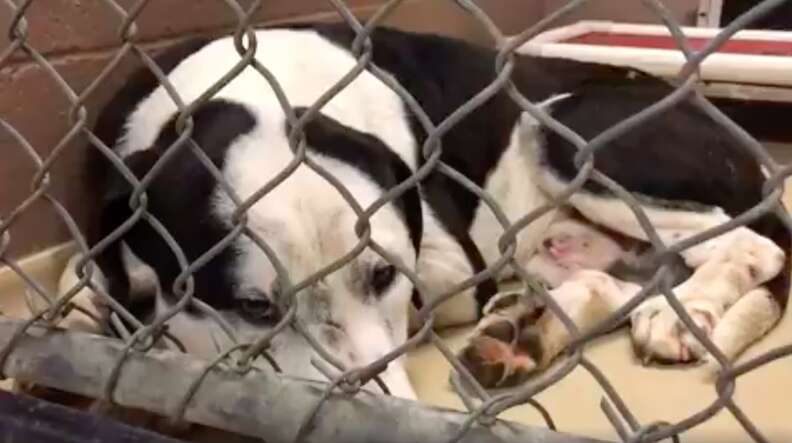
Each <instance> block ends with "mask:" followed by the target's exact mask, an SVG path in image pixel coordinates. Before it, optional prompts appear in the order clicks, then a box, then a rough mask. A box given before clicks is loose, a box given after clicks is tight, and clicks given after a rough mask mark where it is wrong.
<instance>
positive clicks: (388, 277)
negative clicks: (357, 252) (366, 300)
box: [371, 265, 396, 295]
mask: <svg viewBox="0 0 792 443" xmlns="http://www.w3.org/2000/svg"><path fill="white" fill-rule="evenodd" d="M395 278H396V267H395V266H393V265H380V266H377V267H376V268H374V272H373V273H372V274H371V289H373V290H374V293H375V294H377V295H379V294H382V293H383V292H385V290H386V289H388V287H389V286H390V285H391V284H392V283H393V280H394V279H395Z"/></svg>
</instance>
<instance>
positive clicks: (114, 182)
mask: <svg viewBox="0 0 792 443" xmlns="http://www.w3.org/2000/svg"><path fill="white" fill-rule="evenodd" d="M158 159H159V153H158V152H157V151H156V150H154V149H144V150H141V151H137V152H134V153H132V154H130V155H129V156H128V157H126V158H125V159H124V160H123V163H124V166H126V168H127V169H129V171H130V172H131V173H132V175H134V176H135V177H136V178H137V179H141V178H143V176H145V175H146V173H147V172H148V171H149V170H151V167H152V166H154V163H156V161H157V160H158ZM108 168H109V170H110V172H109V175H108V177H107V182H106V188H105V191H104V202H105V203H106V204H107V203H111V202H116V201H118V200H120V199H123V198H126V197H128V196H129V195H130V194H132V191H133V188H132V185H131V184H130V183H129V180H127V178H126V177H125V176H124V174H123V173H122V172H121V171H119V170H118V169H117V168H116V167H115V166H114V165H111V166H108Z"/></svg>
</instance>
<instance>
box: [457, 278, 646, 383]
mask: <svg viewBox="0 0 792 443" xmlns="http://www.w3.org/2000/svg"><path fill="white" fill-rule="evenodd" d="M639 290H640V287H639V286H638V285H635V284H632V283H625V282H621V281H619V280H616V279H614V278H613V277H611V276H609V275H608V274H605V273H603V272H599V271H591V270H585V271H579V272H577V273H575V274H573V275H572V276H571V277H570V278H569V279H568V280H566V281H565V282H564V283H562V284H561V286H559V287H558V288H555V289H553V290H551V291H550V295H551V296H552V297H553V300H555V301H556V303H558V305H559V306H560V307H561V309H563V311H564V312H565V313H566V314H567V315H568V316H569V317H570V318H571V319H572V321H573V322H574V323H575V325H576V326H577V327H578V329H579V330H580V331H586V330H590V329H591V328H593V327H595V326H597V325H599V324H600V323H601V322H602V321H604V320H605V319H607V318H608V316H609V315H611V314H612V313H613V312H614V311H616V310H617V309H618V308H619V307H621V306H623V304H624V303H626V302H627V301H628V300H629V299H630V298H631V297H633V296H634V295H635V294H636V293H637V292H638V291H639ZM539 300H540V299H539V298H538V297H536V296H533V297H525V296H522V295H521V294H516V293H507V294H500V295H498V296H497V297H494V298H493V299H492V300H490V303H488V304H487V306H486V307H485V310H484V318H482V319H481V321H480V322H479V324H478V325H477V327H476V329H475V330H474V331H473V333H472V335H471V337H470V339H469V342H468V344H467V346H466V347H465V348H464V349H463V350H462V351H461V353H460V359H461V360H462V362H463V363H464V364H465V366H466V367H467V368H468V369H469V370H470V372H471V373H472V374H473V376H474V377H475V378H476V379H477V380H478V381H479V383H481V384H482V385H483V386H484V387H486V388H496V387H508V386H514V385H515V384H518V383H520V382H522V381H524V380H525V379H526V378H527V377H528V376H530V375H531V374H532V373H534V372H536V371H539V370H542V369H544V368H546V367H547V366H548V365H549V364H550V363H551V362H552V361H553V359H555V358H556V357H557V356H558V355H559V354H560V353H561V352H562V351H563V350H564V349H565V348H566V347H567V346H568V345H569V342H570V340H571V335H570V333H569V330H568V329H567V328H566V326H565V325H564V323H563V322H562V321H561V320H560V319H559V318H558V316H557V315H556V314H555V313H554V312H553V311H552V310H551V309H547V308H545V306H543V305H542V304H541V302H540V301H539Z"/></svg>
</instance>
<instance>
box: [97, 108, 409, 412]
mask: <svg viewBox="0 0 792 443" xmlns="http://www.w3.org/2000/svg"><path fill="white" fill-rule="evenodd" d="M262 120H265V119H262V118H258V117H257V116H256V115H255V113H254V112H253V111H251V110H249V109H246V108H244V107H242V106H240V105H235V104H233V103H229V102H223V101H219V100H213V101H210V102H209V103H207V104H206V105H204V106H202V107H201V108H199V109H198V110H197V112H196V113H195V114H193V121H194V130H193V131H192V134H191V137H192V139H193V140H194V141H195V142H196V143H197V145H198V146H200V147H201V149H202V150H203V151H204V154H205V155H206V156H207V157H208V159H209V160H211V161H212V162H213V163H214V164H215V166H217V168H218V170H219V171H220V173H221V174H222V177H223V179H224V180H225V182H226V183H225V184H220V183H218V182H217V180H216V178H215V176H213V175H211V173H210V172H207V170H206V167H205V165H204V164H201V161H200V159H199V158H198V157H197V156H196V155H195V154H194V153H193V152H190V150H189V149H183V150H182V151H181V152H179V153H178V154H176V155H175V156H173V157H172V158H171V159H170V161H169V162H168V163H167V165H166V167H165V168H164V169H163V170H161V173H160V174H158V175H157V177H156V178H155V179H154V180H153V181H152V182H151V184H150V186H149V187H148V188H147V190H148V210H149V211H150V213H151V214H153V215H154V216H155V217H156V218H157V220H159V221H160V222H161V223H162V225H163V226H164V227H165V228H166V229H167V230H168V231H169V232H170V234H171V235H172V236H173V239H174V240H175V241H176V242H177V243H178V244H179V246H180V247H182V249H183V250H184V254H185V255H186V258H187V260H188V262H190V263H193V262H195V261H196V260H198V259H199V258H201V257H207V254H208V256H210V257H211V258H210V259H208V261H207V262H206V263H205V264H204V265H203V266H200V267H197V269H196V270H195V271H194V272H192V274H191V275H192V276H193V277H194V288H195V290H194V294H195V298H198V299H200V300H202V301H203V302H205V303H206V304H208V305H209V306H211V307H212V308H214V309H215V310H216V311H217V312H219V313H220V315H221V317H222V318H223V320H224V321H225V322H226V323H227V324H228V325H230V326H231V327H232V329H233V330H234V333H235V335H236V339H237V341H238V342H241V343H250V342H253V341H256V340H257V339H258V338H260V337H262V336H264V335H265V334H267V332H269V331H271V330H272V329H273V328H274V327H276V326H277V325H279V324H281V321H282V320H283V319H284V316H285V315H290V316H292V315H293V321H291V322H290V323H289V325H288V326H286V327H285V328H283V329H282V330H280V332H279V333H278V334H276V335H275V337H274V338H273V339H272V341H271V343H270V346H269V348H268V350H267V352H269V353H270V354H271V355H272V356H273V357H274V359H275V361H276V362H277V363H278V365H279V366H280V368H281V369H282V370H283V372H284V373H286V374H289V375H294V376H302V377H307V378H314V379H316V378H318V379H322V380H324V379H325V377H324V376H323V375H321V374H320V373H319V372H318V371H317V369H316V368H315V367H314V365H312V359H314V358H318V359H319V360H321V359H322V355H321V354H322V353H321V352H319V351H317V349H316V348H317V347H316V346H315V345H316V344H319V345H321V347H322V348H323V349H324V350H326V353H325V355H327V354H329V355H330V356H331V358H332V359H333V360H335V362H336V363H339V364H341V365H342V366H344V367H345V368H346V369H352V368H359V367H362V366H364V365H367V364H369V363H371V362H373V361H375V360H377V359H379V358H381V357H382V356H384V355H386V354H388V353H389V352H390V351H391V350H393V349H394V348H396V347H397V346H398V345H400V344H402V343H403V342H404V341H405V340H406V336H407V319H408V308H409V304H410V299H411V295H412V292H413V284H412V283H411V281H410V280H409V279H408V278H407V277H406V276H405V275H404V274H403V273H402V272H400V271H399V267H403V268H402V269H410V270H412V269H414V268H415V262H416V256H417V251H418V247H419V242H420V238H421V234H422V218H421V205H420V200H419V196H418V191H417V189H416V188H415V187H412V188H410V189H407V190H406V191H404V192H401V193H399V194H398V195H396V196H394V197H388V198H384V199H383V196H384V195H385V194H386V193H387V191H389V190H390V189H392V188H393V187H395V186H396V185H398V184H399V183H402V182H403V181H405V180H406V179H408V178H409V176H410V174H411V172H410V168H409V166H408V165H407V163H406V162H405V161H404V159H402V158H401V157H400V156H399V155H398V154H396V153H395V152H394V151H393V150H391V149H390V148H389V147H388V146H386V145H385V144H384V143H383V142H382V141H381V140H380V139H379V138H376V137H374V136H371V135H369V134H366V133H363V132H360V131H357V130H355V129H352V128H350V127H348V126H346V125H343V124H341V123H339V122H338V121H336V120H334V119H332V118H330V117H327V116H325V115H318V116H317V117H316V118H315V119H313V120H311V121H310V122H309V123H308V124H307V125H306V126H305V128H304V132H305V147H306V148H305V149H306V151H305V152H306V156H307V158H308V163H302V164H300V165H299V166H297V167H296V168H295V169H293V170H291V171H290V172H289V173H288V177H287V178H285V180H283V181H282V182H281V183H279V184H278V185H277V186H275V187H274V188H272V189H270V190H269V192H266V193H265V195H263V196H262V197H261V198H259V199H258V200H255V203H253V204H252V205H251V206H250V207H249V208H247V209H246V211H245V212H244V214H245V215H244V217H242V216H240V214H239V213H238V206H237V204H236V203H234V202H233V199H232V197H231V195H230V194H229V193H228V191H227V189H229V188H230V189H233V191H234V193H236V197H237V198H238V199H239V200H243V201H244V200H246V199H248V198H250V197H251V196H254V195H256V194H257V193H258V192H259V191H260V190H261V189H262V188H264V187H266V186H267V185H268V184H270V183H271V182H273V181H275V180H276V179H277V178H278V177H279V176H281V175H282V174H283V171H284V170H286V169H288V167H289V165H290V164H292V162H293V160H294V158H295V155H294V153H293V152H292V150H291V147H290V145H289V141H288V134H289V132H290V131H289V128H288V127H283V126H278V127H277V128H276V127H273V126H275V125H272V124H271V123H272V121H271V120H266V121H262ZM172 126H173V122H171V123H170V124H169V125H166V126H165V128H164V129H163V130H162V131H161V133H160V136H159V138H158V140H157V142H156V143H155V145H154V147H153V148H151V149H148V150H146V151H140V152H138V153H133V154H132V155H130V156H129V157H127V166H128V167H130V169H131V170H133V172H134V173H135V174H136V175H137V176H138V177H142V176H144V175H145V174H146V173H147V172H148V171H149V170H150V169H151V166H152V165H153V164H154V163H155V162H156V161H157V159H158V158H160V157H161V154H162V152H165V149H167V148H168V147H169V146H171V145H172V143H173V142H174V141H175V140H176V139H177V138H178V135H177V134H176V133H175V130H174V129H173V128H172ZM286 126H288V125H286ZM313 166H318V167H319V168H321V172H317V170H316V169H314V167H313ZM328 177H329V179H328ZM121 183H126V181H125V179H123V180H122V182H121ZM121 188H123V189H122V190H121V191H120V192H116V193H115V194H113V195H114V197H113V198H114V200H113V201H114V202H115V203H111V204H110V205H108V206H107V207H108V208H111V207H113V206H112V205H116V206H114V207H115V208H116V209H118V210H119V211H120V212H119V213H118V214H116V216H113V217H110V216H108V219H109V218H115V219H116V222H120V221H122V220H125V219H128V218H129V217H130V216H131V214H130V213H128V206H127V205H128V203H127V202H128V201H129V196H130V195H131V194H130V192H131V190H130V189H129V186H128V185H124V186H121V187H120V188H119V189H121ZM350 199H351V200H354V202H353V203H350V201H348V200H350ZM378 200H383V204H381V205H379V204H378V208H377V209H376V210H375V211H370V212H368V213H367V216H365V217H363V218H366V217H367V218H368V223H367V224H366V223H365V222H363V223H362V224H361V226H360V229H359V230H356V225H357V224H358V221H359V220H360V218H361V217H359V213H358V211H365V210H367V209H368V208H369V207H370V206H372V204H375V203H376V202H377V201H378ZM355 205H357V206H358V208H357V209H355V208H354V206H355ZM124 211H127V212H124ZM105 212H106V215H108V214H110V213H111V212H112V211H111V210H109V209H108V210H106V211H105ZM243 220H244V221H245V224H244V226H245V228H244V230H243V232H241V234H240V235H239V236H234V233H235V231H239V230H240V226H241V223H242V221H243ZM231 237H234V238H233V240H231V241H227V240H228V239H229V238H231ZM161 239H162V237H161V236H160V234H158V233H157V232H154V230H152V229H151V228H150V227H148V226H147V224H146V223H143V222H142V223H138V224H137V225H136V226H135V228H133V229H132V230H131V231H130V232H129V233H127V234H126V236H125V238H124V240H125V242H126V243H128V244H129V246H130V248H131V250H132V251H133V252H134V253H135V254H136V255H138V256H139V257H140V258H141V259H142V261H143V262H145V263H147V264H148V265H150V266H151V267H152V268H154V269H155V270H156V272H157V275H158V278H159V279H160V280H161V283H162V288H163V294H165V296H164V297H157V299H158V301H160V302H161V303H160V306H159V308H160V309H158V313H161V312H163V309H167V308H168V307H170V306H173V303H174V302H175V300H174V298H173V297H172V296H168V293H172V292H173V291H172V290H171V289H172V288H173V286H172V285H173V284H174V282H175V281H176V280H178V279H177V277H178V276H179V275H180V274H182V272H183V271H182V270H181V268H180V265H178V263H177V262H176V258H175V254H173V252H172V249H171V248H170V247H169V246H168V245H167V244H166V243H167V242H163V241H162V240H161ZM223 242H225V243H226V246H225V247H224V249H222V250H220V251H218V252H217V253H212V252H211V251H212V250H213V248H215V247H216V245H217V244H219V243H223ZM378 251H379V252H384V254H382V255H381V254H380V253H378ZM383 255H384V256H387V258H386V257H384V256H383ZM127 262H129V260H127ZM295 288H296V289H297V290H296V291H295ZM187 311H188V312H187V314H188V315H179V316H177V317H174V318H173V319H172V320H171V322H170V330H171V331H172V333H173V334H174V335H176V336H178V337H179V338H180V339H181V340H182V341H184V342H185V346H186V347H187V350H188V352H191V353H195V354H202V355H204V356H205V357H212V356H213V355H216V354H217V352H218V350H220V349H225V348H227V347H228V346H231V345H232V344H233V342H232V341H231V340H230V339H229V337H228V334H226V333H225V332H224V331H223V328H221V327H220V325H219V324H218V322H217V321H216V320H215V319H213V318H211V316H208V315H201V312H200V309H194V307H188V309H187ZM290 312H291V314H289V313H290ZM189 314H195V315H189ZM259 361H261V362H263V360H259ZM262 365H264V366H266V363H262ZM262 365H258V366H262ZM382 379H383V381H384V382H385V383H386V385H388V387H389V388H390V389H391V391H392V393H393V394H395V395H399V396H403V397H414V393H413V391H412V388H411V385H410V383H409V381H408V379H407V377H406V373H405V371H404V368H403V366H402V362H401V359H400V360H398V361H395V362H393V363H392V364H390V365H389V366H388V368H387V370H386V371H385V372H384V373H383V375H382ZM369 386H374V384H373V383H372V384H371V385H369Z"/></svg>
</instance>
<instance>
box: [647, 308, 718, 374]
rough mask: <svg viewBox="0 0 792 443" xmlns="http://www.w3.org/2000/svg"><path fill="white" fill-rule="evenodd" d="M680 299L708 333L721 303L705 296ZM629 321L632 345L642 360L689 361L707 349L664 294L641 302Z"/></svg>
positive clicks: (663, 361) (666, 362) (658, 361)
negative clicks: (703, 297) (630, 323)
mask: <svg viewBox="0 0 792 443" xmlns="http://www.w3.org/2000/svg"><path fill="white" fill-rule="evenodd" d="M681 303H682V306H683V307H684V308H685V311H686V312H687V313H688V314H689V315H690V317H691V319H692V320H693V322H694V323H695V324H696V326H698V327H699V328H700V329H701V330H702V332H703V333H704V335H706V336H707V337H711V336H712V331H713V330H714V329H715V326H716V325H717V323H718V321H719V320H720V318H721V317H722V315H723V307H722V306H721V305H720V304H718V303H716V302H714V301H712V300H708V299H693V300H682V301H681ZM631 322H632V341H633V347H634V349H635V352H636V354H637V355H638V357H639V358H640V359H641V360H642V362H643V363H644V364H646V363H650V362H655V363H661V364H677V363H691V362H694V361H698V360H699V359H701V358H702V357H703V356H704V355H705V354H706V353H707V351H706V349H705V348H704V346H703V345H702V344H701V342H700V341H699V340H698V339H697V338H696V337H695V335H693V333H692V332H691V331H690V330H689V329H688V327H687V326H686V325H685V324H684V322H683V321H682V319H680V318H679V316H678V315H677V313H676V311H674V309H673V308H672V307H671V305H670V304H669V303H668V302H667V301H666V299H665V298H664V297H655V298H652V299H650V300H647V301H646V302H644V303H643V304H642V305H641V306H640V307H638V308H637V309H636V310H635V311H634V312H633V313H632V315H631Z"/></svg>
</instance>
